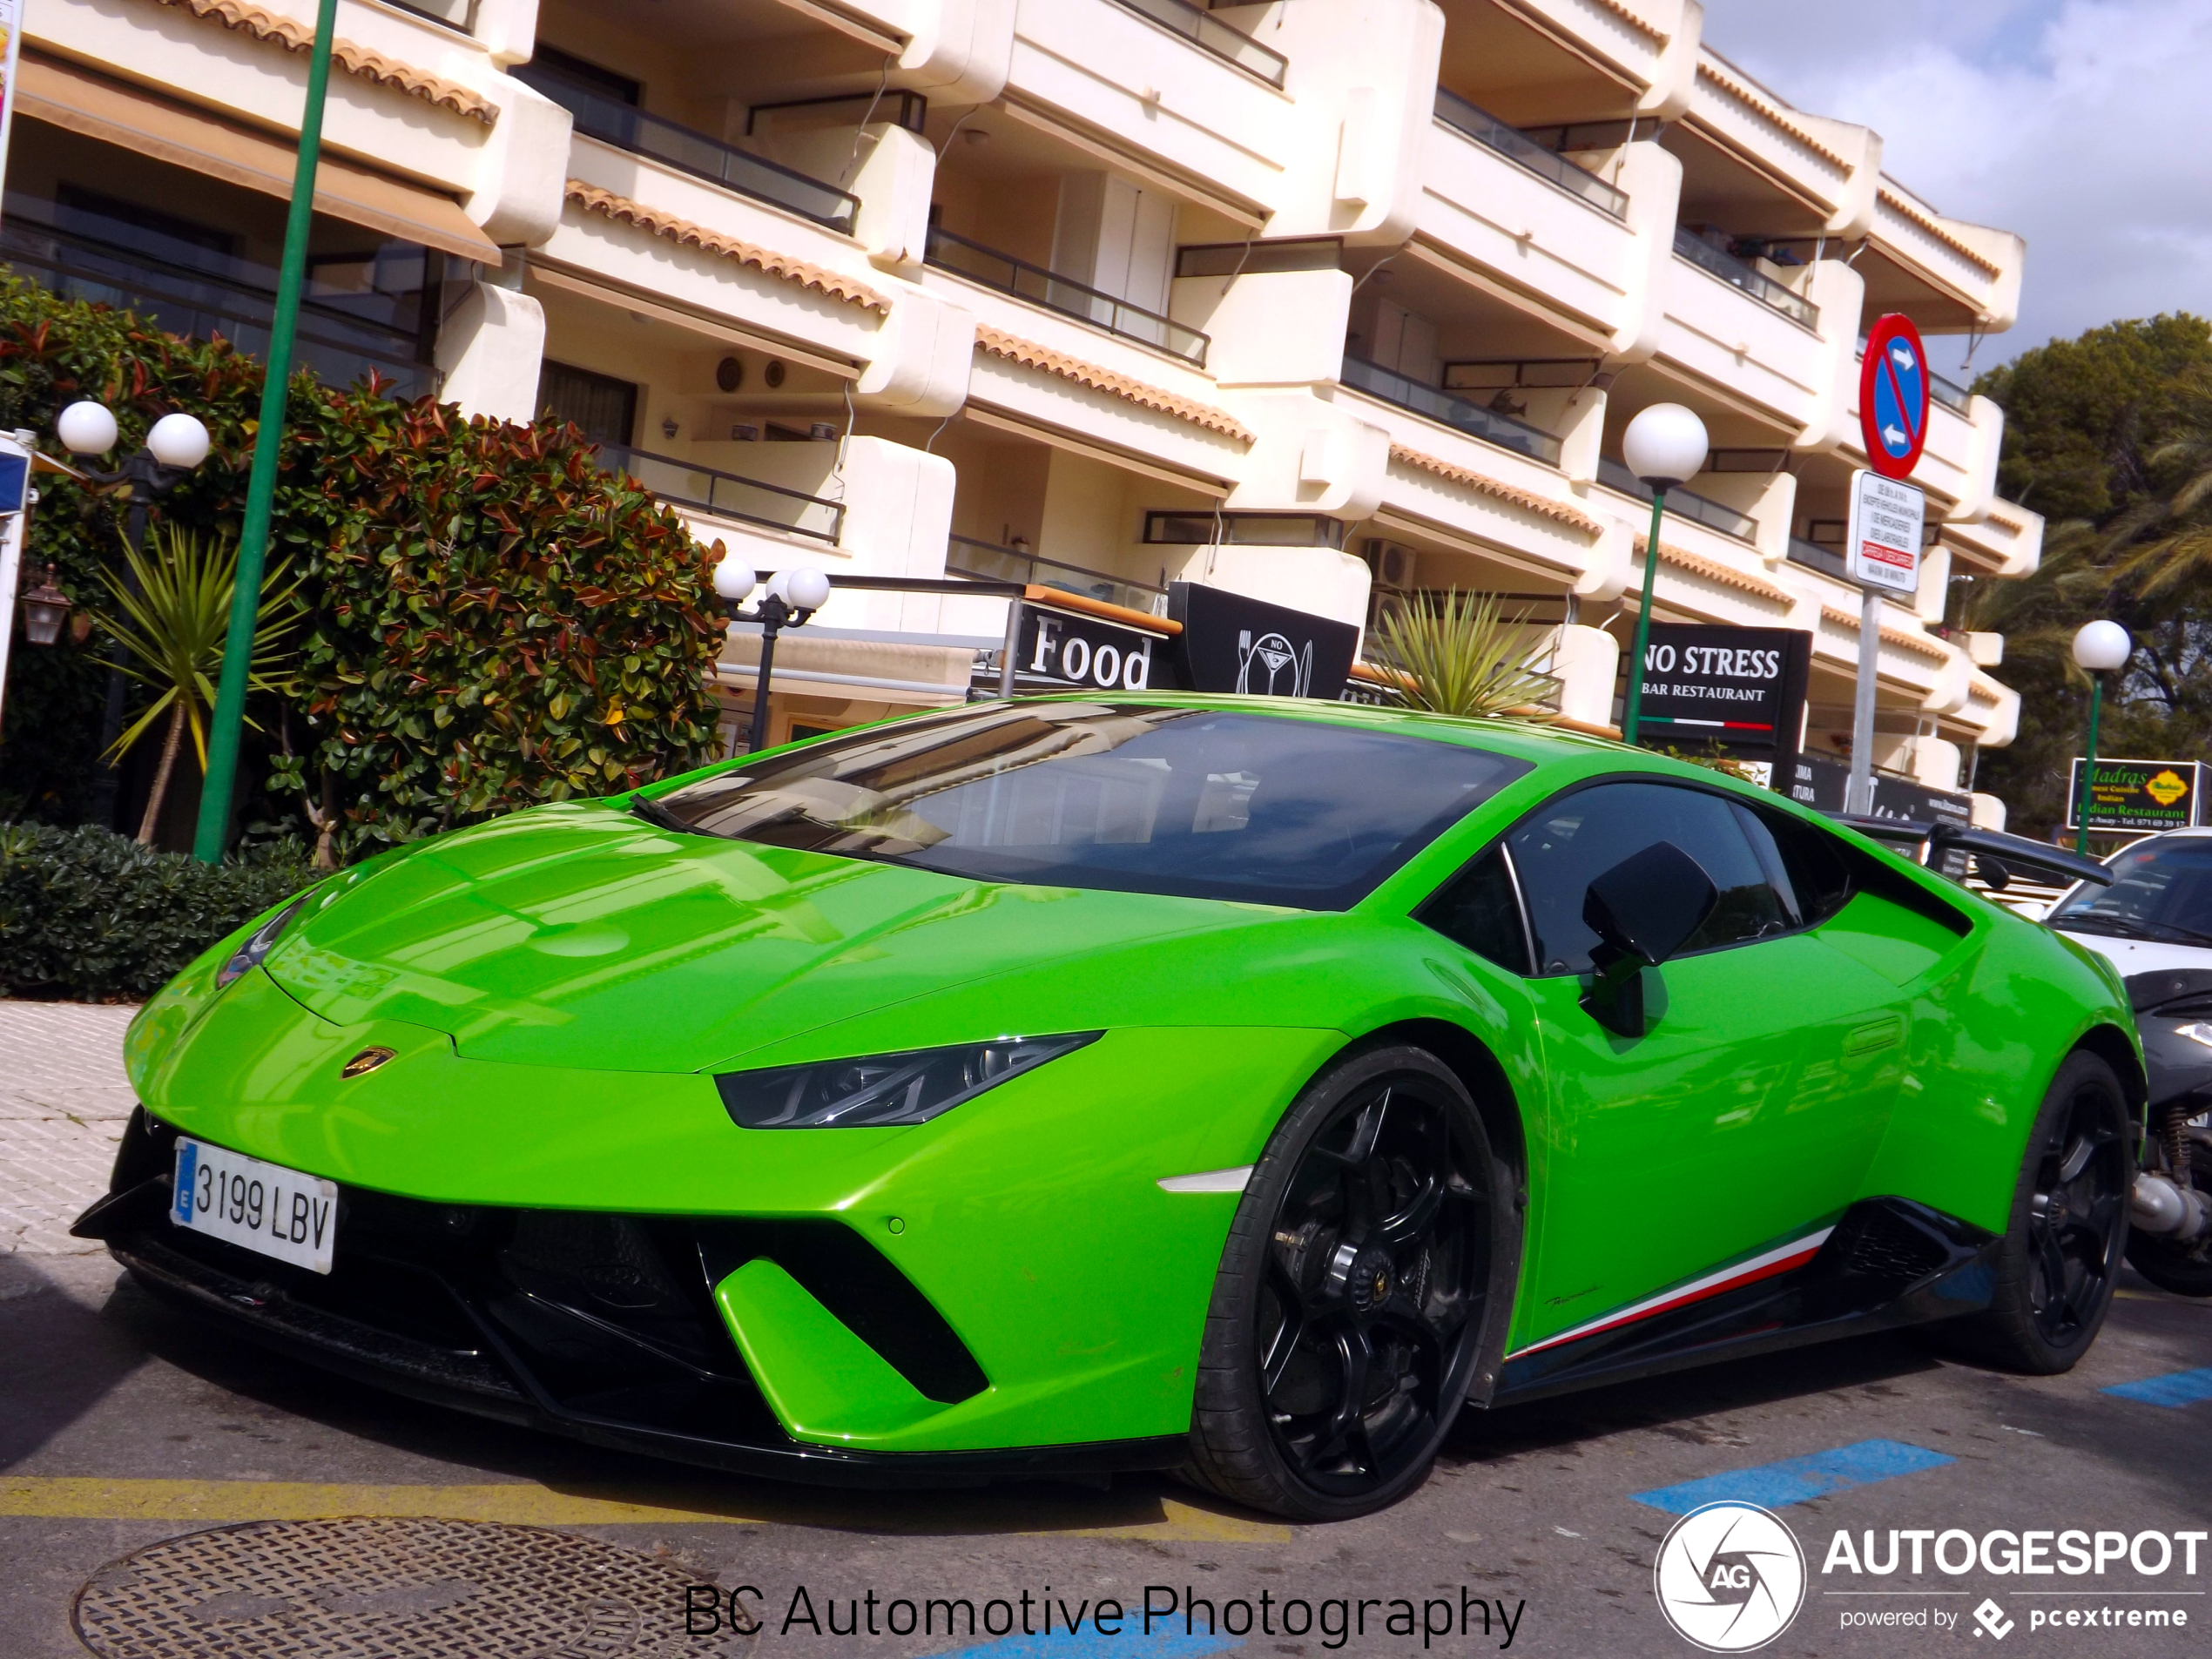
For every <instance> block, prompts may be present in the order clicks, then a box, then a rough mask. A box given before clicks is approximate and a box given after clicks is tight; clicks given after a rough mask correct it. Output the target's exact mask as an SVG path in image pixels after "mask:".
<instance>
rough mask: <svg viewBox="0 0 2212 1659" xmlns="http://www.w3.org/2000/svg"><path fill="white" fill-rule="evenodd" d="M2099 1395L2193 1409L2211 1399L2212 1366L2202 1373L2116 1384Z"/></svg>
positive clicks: (2183, 1372) (2147, 1404)
mask: <svg viewBox="0 0 2212 1659" xmlns="http://www.w3.org/2000/svg"><path fill="white" fill-rule="evenodd" d="M2100 1392H2101V1393H2107V1394H2117V1395H2119V1396H2120V1397H2121V1399H2140V1400H2141V1401H2142V1402H2143V1404H2144V1405H2146V1406H2194V1405H2195V1404H2196V1403H2197V1402H2198V1401H2199V1400H2202V1399H2212V1367H2208V1368H2207V1369H2205V1370H2203V1371H2169V1372H2167V1373H2166V1374H2165V1375H2164V1376H2163V1377H2146V1378H2144V1379H2142V1381H2141V1382H2131V1383H2117V1384H2114V1386H2112V1387H2110V1388H2107V1389H2102V1390H2101V1391H2100Z"/></svg>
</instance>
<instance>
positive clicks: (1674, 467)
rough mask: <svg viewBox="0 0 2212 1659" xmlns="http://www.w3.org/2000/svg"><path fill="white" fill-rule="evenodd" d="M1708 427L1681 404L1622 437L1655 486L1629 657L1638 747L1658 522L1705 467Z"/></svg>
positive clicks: (1626, 719) (1629, 720) (1628, 724)
mask: <svg viewBox="0 0 2212 1659" xmlns="http://www.w3.org/2000/svg"><path fill="white" fill-rule="evenodd" d="M1705 444H1706V439H1705V423H1704V422H1703V421H1701V420H1699V419H1698V418H1697V415H1696V412H1695V411H1694V410H1690V409H1686V408H1683V406H1682V405H1681V404H1679V403H1654V404H1653V405H1652V406H1651V407H1650V408H1648V409H1645V410H1643V411H1642V413H1640V414H1639V415H1637V416H1636V417H1635V420H1633V421H1629V429H1628V430H1627V431H1626V432H1624V433H1622V435H1621V458H1622V460H1623V461H1625V462H1628V463H1629V471H1630V472H1632V473H1634V474H1635V475H1636V476H1637V477H1639V478H1641V479H1642V480H1643V482H1645V483H1647V484H1649V485H1650V486H1651V537H1650V539H1649V541H1647V542H1646V543H1644V549H1643V601H1642V604H1640V605H1638V606H1637V608H1636V643H1635V649H1634V650H1633V651H1631V652H1630V653H1629V696H1628V702H1627V704H1626V705H1625V706H1624V707H1623V708H1622V713H1621V736H1622V740H1623V741H1625V742H1628V743H1635V742H1636V741H1638V740H1639V738H1641V736H1642V733H1641V732H1639V731H1638V730H1637V726H1638V724H1639V723H1640V721H1641V720H1642V715H1643V654H1644V651H1645V650H1646V648H1647V647H1648V646H1649V643H1650V639H1651V590H1652V586H1653V583H1655V582H1656V579H1657V577H1658V574H1659V521H1660V518H1661V517H1662V515H1664V513H1665V512H1666V510H1667V491H1668V489H1669V488H1671V487H1672V486H1674V485H1676V484H1684V483H1688V482H1689V481H1690V480H1691V479H1692V478H1695V477H1696V475H1697V474H1698V470H1699V469H1701V468H1703V466H1704V464H1705Z"/></svg>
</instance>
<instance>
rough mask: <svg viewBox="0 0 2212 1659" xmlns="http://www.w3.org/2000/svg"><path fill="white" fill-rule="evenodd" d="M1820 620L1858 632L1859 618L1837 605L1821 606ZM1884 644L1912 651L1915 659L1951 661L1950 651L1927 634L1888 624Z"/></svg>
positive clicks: (1884, 632)
mask: <svg viewBox="0 0 2212 1659" xmlns="http://www.w3.org/2000/svg"><path fill="white" fill-rule="evenodd" d="M1820 619H1821V620H1822V621H1823V622H1832V623H1834V624H1837V625H1838V627H1843V628H1849V629H1850V630H1851V631H1852V632H1854V633H1856V632H1857V631H1858V617H1857V616H1856V615H1855V614H1853V613H1852V612H1851V611H1848V610H1842V609H1840V608H1838V606H1835V605H1823V606H1821V607H1820ZM1882 643H1883V644H1885V645H1894V646H1896V647H1897V648H1898V650H1899V651H1911V652H1912V655H1914V656H1915V657H1925V658H1927V659H1928V660H1929V661H1930V662H1935V663H1947V662H1949V661H1950V660H1951V653H1950V651H1947V650H1946V649H1945V648H1944V646H1943V645H1942V644H1940V643H1939V642H1938V641H1936V640H1932V639H1930V638H1929V637H1927V636H1926V635H1925V634H1915V633H1908V632H1906V631H1905V630H1904V629H1902V628H1892V627H1891V626H1890V625H1889V624H1886V623H1885V624H1883V625H1882Z"/></svg>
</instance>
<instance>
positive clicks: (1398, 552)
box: [1375, 542, 1413, 590]
mask: <svg viewBox="0 0 2212 1659" xmlns="http://www.w3.org/2000/svg"><path fill="white" fill-rule="evenodd" d="M1375 575H1376V576H1377V577H1379V579H1380V581H1381V583H1382V584H1383V586H1385V587H1386V588H1397V589H1399V590H1410V589H1411V588H1412V587H1413V549H1412V548H1410V547H1400V546H1399V545H1398V543H1395V542H1385V543H1383V544H1382V552H1381V556H1379V557H1378V558H1377V559H1376V560H1375Z"/></svg>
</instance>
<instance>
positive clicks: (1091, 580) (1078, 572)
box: [945, 536, 1168, 617]
mask: <svg viewBox="0 0 2212 1659" xmlns="http://www.w3.org/2000/svg"><path fill="white" fill-rule="evenodd" d="M945 574H946V575H947V576H956V577H968V578H970V579H971V580H973V581H976V582H1019V583H1023V584H1025V585H1027V586H1029V587H1037V588H1057V589H1058V590H1060V591H1061V592H1062V593H1076V594H1081V595H1082V596H1083V597H1085V598H1088V599H1100V600H1103V601H1104V602H1105V603H1106V604H1109V605H1121V606H1123V608H1124V609H1127V610H1142V611H1145V612H1147V613H1148V614H1150V615H1151V616H1155V617H1164V616H1166V615H1167V613H1168V596H1167V592H1166V590H1164V589H1161V588H1156V587H1154V586H1152V585H1151V584H1150V583H1146V582H1131V581H1130V580H1129V579H1128V578H1127V577H1118V576H1108V575H1107V574H1106V573H1105V572H1104V571H1103V570H1084V569H1083V568H1082V566H1081V565H1076V564H1056V563H1053V561H1051V560H1050V559H1043V558H1039V557H1037V556H1035V554H1032V553H1030V552H1028V551H1027V550H1024V549H1022V548H1018V547H1001V546H1000V545H999V544H998V543H995V542H979V541H977V540H975V539H974V537H973V536H951V537H948V539H947V542H946V546H945Z"/></svg>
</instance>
